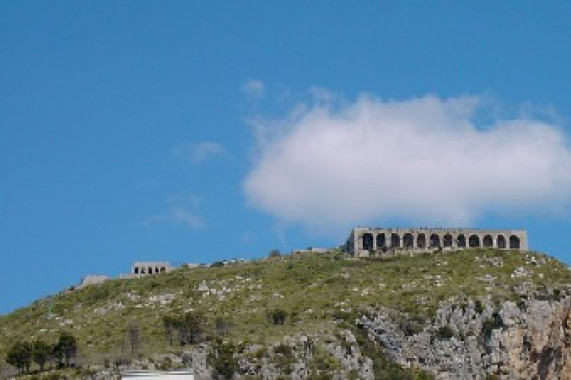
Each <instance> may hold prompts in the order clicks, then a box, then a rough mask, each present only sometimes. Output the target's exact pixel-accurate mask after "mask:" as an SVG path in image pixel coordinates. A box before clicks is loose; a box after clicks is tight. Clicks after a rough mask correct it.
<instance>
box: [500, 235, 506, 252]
mask: <svg viewBox="0 0 571 380" xmlns="http://www.w3.org/2000/svg"><path fill="white" fill-rule="evenodd" d="M498 248H500V249H506V248H507V244H506V237H505V236H504V235H498Z"/></svg>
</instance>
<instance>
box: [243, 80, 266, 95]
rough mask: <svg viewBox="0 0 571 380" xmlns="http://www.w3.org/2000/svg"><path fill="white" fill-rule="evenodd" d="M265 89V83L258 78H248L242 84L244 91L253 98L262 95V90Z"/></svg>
mask: <svg viewBox="0 0 571 380" xmlns="http://www.w3.org/2000/svg"><path fill="white" fill-rule="evenodd" d="M265 89H266V85H265V84H264V82H262V81H259V80H250V81H248V82H246V83H244V85H243V86H242V90H243V91H244V92H245V93H246V95H248V96H250V97H253V98H261V97H262V96H264V92H265Z"/></svg>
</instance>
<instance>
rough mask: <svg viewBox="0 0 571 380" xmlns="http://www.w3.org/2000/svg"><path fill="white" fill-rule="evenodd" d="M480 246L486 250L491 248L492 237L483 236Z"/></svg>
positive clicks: (492, 243) (492, 244)
mask: <svg viewBox="0 0 571 380" xmlns="http://www.w3.org/2000/svg"><path fill="white" fill-rule="evenodd" d="M482 245H483V246H484V247H486V248H491V247H493V246H494V239H493V238H492V235H486V236H484V239H483V240H482Z"/></svg>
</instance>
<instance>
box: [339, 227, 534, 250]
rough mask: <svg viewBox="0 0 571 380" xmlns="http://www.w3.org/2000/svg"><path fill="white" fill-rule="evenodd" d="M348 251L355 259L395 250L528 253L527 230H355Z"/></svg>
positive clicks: (349, 241) (347, 244)
mask: <svg viewBox="0 0 571 380" xmlns="http://www.w3.org/2000/svg"><path fill="white" fill-rule="evenodd" d="M345 246H346V250H347V251H348V252H349V253H350V254H352V255H354V256H369V255H371V254H372V253H373V254H374V253H375V252H376V253H379V254H381V255H382V254H388V253H390V252H395V251H407V252H410V251H413V252H417V251H434V250H438V249H442V250H459V249H466V248H498V249H515V250H521V251H526V250H527V249H528V243H527V232H526V231H525V230H483V229H468V228H370V227H358V228H354V229H353V231H351V235H350V236H349V238H348V239H347V243H346V245H345Z"/></svg>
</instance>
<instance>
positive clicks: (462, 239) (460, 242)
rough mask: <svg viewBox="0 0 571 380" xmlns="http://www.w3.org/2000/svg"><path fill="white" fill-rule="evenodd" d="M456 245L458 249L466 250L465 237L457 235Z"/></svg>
mask: <svg viewBox="0 0 571 380" xmlns="http://www.w3.org/2000/svg"><path fill="white" fill-rule="evenodd" d="M456 245H457V246H458V248H466V236H464V234H460V235H458V238H457V239H456Z"/></svg>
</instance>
